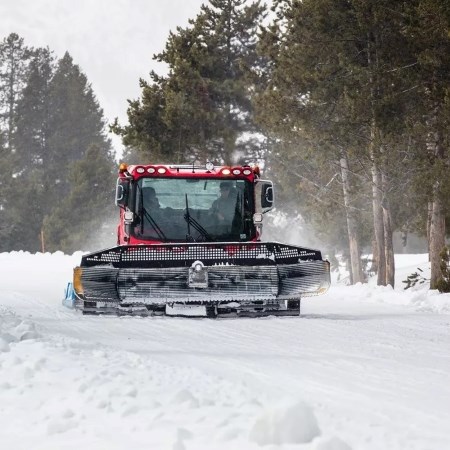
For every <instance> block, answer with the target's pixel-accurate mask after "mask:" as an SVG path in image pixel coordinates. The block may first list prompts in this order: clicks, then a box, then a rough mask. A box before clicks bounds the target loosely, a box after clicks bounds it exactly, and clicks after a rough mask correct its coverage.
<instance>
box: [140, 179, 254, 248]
mask: <svg viewBox="0 0 450 450" xmlns="http://www.w3.org/2000/svg"><path fill="white" fill-rule="evenodd" d="M134 212H135V216H136V221H135V224H134V227H133V234H134V236H135V237H137V238H139V239H148V240H158V241H182V242H185V241H195V242H210V241H248V240H251V239H252V238H253V237H254V233H255V231H254V226H253V195H252V183H250V182H249V181H246V180H223V179H219V180H218V179H200V178H156V179H155V178H141V179H140V180H139V181H138V182H137V183H136V190H135V199H134Z"/></svg>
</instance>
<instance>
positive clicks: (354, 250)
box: [340, 151, 364, 284]
mask: <svg viewBox="0 0 450 450" xmlns="http://www.w3.org/2000/svg"><path fill="white" fill-rule="evenodd" d="M340 165H341V176H342V189H343V193H344V205H345V215H346V218H347V232H348V245H349V251H350V266H351V280H352V284H354V283H363V282H364V274H363V270H362V265H361V256H360V251H359V242H358V234H357V223H356V220H355V217H354V214H353V212H352V210H351V201H350V182H349V179H348V159H347V155H346V154H345V152H344V151H343V152H342V157H341V161H340Z"/></svg>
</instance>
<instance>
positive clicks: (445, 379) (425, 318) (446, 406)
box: [0, 252, 450, 450]
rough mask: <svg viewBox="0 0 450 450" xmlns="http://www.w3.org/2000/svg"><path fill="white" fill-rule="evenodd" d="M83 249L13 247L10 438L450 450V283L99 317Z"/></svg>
mask: <svg viewBox="0 0 450 450" xmlns="http://www.w3.org/2000/svg"><path fill="white" fill-rule="evenodd" d="M80 258H81V254H75V255H73V256H66V255H63V254H61V253H56V254H36V255H30V254H28V253H23V252H17V253H3V254H0V274H1V275H0V277H1V283H0V448H1V449H8V450H21V449H23V450H30V449H32V450H38V449H42V450H52V449H54V450H61V449H77V450H79V449H83V450H91V449H96V450H97V449H107V450H110V449H111V450H114V449H120V450H121V449H152V450H153V449H170V450H183V449H185V450H191V449H224V450H225V449H227V450H228V449H239V450H240V449H261V448H264V449H268V450H275V449H277V450H279V449H284V450H291V449H308V450H348V449H353V450H359V449H373V450H379V449H383V450H384V449H389V450H394V449H398V450H405V449H408V450H419V449H420V450H445V449H450V431H449V430H450V295H449V294H446V295H439V294H438V293H437V292H433V291H428V289H427V286H426V283H425V284H424V285H421V286H417V287H415V288H412V289H409V290H407V291H404V290H403V286H404V285H402V283H401V281H402V280H404V279H406V276H407V275H409V274H411V273H412V272H414V271H416V269H417V267H420V268H422V269H424V275H425V277H426V276H427V273H429V272H428V269H427V266H428V264H427V258H426V255H399V256H398V257H397V258H396V263H397V267H398V270H397V280H398V282H397V286H396V289H395V290H392V289H391V288H390V287H387V288H383V287H377V286H375V284H374V283H373V281H372V280H371V282H370V283H369V284H367V285H357V286H353V287H348V286H344V285H342V284H339V283H335V284H334V285H333V286H332V288H331V290H330V291H329V293H328V294H326V295H325V296H322V297H318V298H312V299H307V300H304V301H303V303H302V313H303V317H302V318H272V317H270V318H263V319H238V320H233V319H223V320H210V319H182V318H168V317H156V318H135V317H121V318H115V317H90V316H81V315H80V314H79V313H77V312H75V311H72V310H68V309H65V308H64V307H63V306H62V305H61V298H62V296H63V289H64V287H65V284H66V282H67V281H68V280H69V279H70V278H71V272H72V267H73V266H75V265H76V264H77V263H78V262H79V261H80Z"/></svg>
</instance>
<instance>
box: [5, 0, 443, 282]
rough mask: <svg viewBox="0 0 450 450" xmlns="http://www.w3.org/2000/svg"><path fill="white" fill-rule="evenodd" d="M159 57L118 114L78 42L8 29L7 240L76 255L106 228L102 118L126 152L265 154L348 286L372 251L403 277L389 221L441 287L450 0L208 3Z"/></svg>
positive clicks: (10, 245)
mask: <svg viewBox="0 0 450 450" xmlns="http://www.w3.org/2000/svg"><path fill="white" fill-rule="evenodd" d="M97 56H98V57H101V56H99V55H97ZM154 59H155V60H156V61H157V62H160V63H161V65H165V67H167V68H168V70H167V73H166V74H165V75H160V74H158V73H156V72H154V71H152V72H151V73H150V76H149V77H148V78H141V79H140V80H137V81H136V82H139V85H140V88H141V94H140V97H139V98H138V99H129V100H128V102H129V107H128V111H127V115H128V122H127V123H120V122H119V121H118V120H117V119H116V120H115V121H114V122H113V123H111V124H109V127H108V126H107V125H108V124H106V123H105V120H104V117H103V113H102V110H101V108H100V105H99V104H98V102H97V101H96V98H95V94H94V93H93V92H92V89H91V87H90V85H89V83H88V80H87V78H86V76H85V75H84V74H83V72H82V70H81V69H80V68H79V67H78V66H77V65H76V64H75V63H74V62H73V60H72V58H71V57H70V55H69V54H68V53H66V55H64V57H63V58H62V59H61V60H55V58H54V57H53V55H52V52H51V51H50V50H49V49H43V48H39V49H35V48H31V47H27V46H26V45H25V43H24V42H23V39H21V38H20V37H19V36H17V35H14V34H12V35H10V36H8V37H6V38H5V39H4V40H3V41H2V42H1V44H0V151H1V162H2V164H1V165H0V171H1V173H0V251H10V250H17V249H23V250H29V251H40V250H41V248H42V245H43V242H45V245H46V250H47V251H55V250H62V251H66V252H71V251H74V250H79V249H82V248H80V245H81V242H83V245H85V244H84V242H85V239H84V238H85V237H86V236H88V235H92V230H93V229H96V230H100V229H101V228H102V227H106V228H108V226H109V225H105V218H106V217H114V211H113V207H112V205H113V195H112V191H113V188H114V171H115V168H114V166H115V162H114V155H113V152H112V148H111V143H110V142H109V140H108V137H107V131H108V129H109V131H112V132H113V133H115V134H117V135H119V136H121V138H122V141H123V144H124V146H125V153H124V155H123V158H124V161H125V162H128V163H137V162H146V163H150V162H170V163H185V162H194V161H197V162H205V161H206V160H211V161H213V162H214V163H217V164H226V165H233V164H259V165H260V166H261V167H262V169H263V176H264V178H269V179H272V180H273V181H274V182H275V187H276V192H277V212H280V213H286V214H288V215H290V216H291V217H294V216H296V215H301V217H302V220H303V221H304V222H305V223H306V224H308V225H309V226H311V227H312V228H314V229H315V230H316V233H317V237H318V239H319V241H320V242H321V244H320V245H321V247H322V250H326V251H325V253H326V254H327V256H328V257H329V258H330V259H331V260H332V259H333V256H334V254H337V253H339V254H343V255H345V256H346V258H347V259H348V264H349V270H350V274H351V282H353V283H356V282H364V281H365V279H366V277H367V267H365V265H364V264H363V261H362V258H361V255H362V254H364V253H371V254H373V259H372V262H371V264H372V266H371V268H370V270H371V271H373V272H376V273H377V279H378V284H379V285H388V284H390V285H393V284H394V274H395V264H394V245H393V236H394V233H396V232H397V233H401V234H402V236H403V239H404V242H405V243H406V242H407V240H408V236H409V235H410V234H411V233H414V234H418V235H421V236H423V237H424V238H425V239H426V242H427V243H428V252H429V255H430V262H431V287H432V288H437V289H440V290H446V289H447V288H448V286H449V283H450V280H449V270H448V269H447V268H448V259H449V250H448V247H446V242H448V236H447V233H446V224H447V225H448V224H449V219H450V170H449V166H450V138H449V121H450V0H408V1H404V0H403V1H400V0H389V1H388V0H377V1H374V0H302V1H299V0H273V1H271V2H263V1H252V0H209V2H205V4H204V5H203V6H202V7H201V9H200V11H199V13H198V14H197V15H196V16H195V17H194V18H192V19H191V20H190V21H189V25H188V26H186V27H184V28H182V27H178V28H177V29H176V30H174V31H172V32H171V33H170V34H169V36H168V39H167V41H166V44H165V47H164V48H163V49H161V52H160V53H159V54H156V55H154ZM114 222H115V219H114V218H113V219H111V223H113V224H114ZM111 229H112V228H111ZM298 244H300V245H301V244H302V243H301V242H299V243H298ZM96 248H98V246H95V247H94V249H96Z"/></svg>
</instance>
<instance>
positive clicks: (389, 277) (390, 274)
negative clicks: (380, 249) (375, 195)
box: [383, 199, 395, 287]
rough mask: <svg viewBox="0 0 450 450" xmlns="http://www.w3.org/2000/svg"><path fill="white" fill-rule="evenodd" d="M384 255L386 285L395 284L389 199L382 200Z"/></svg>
mask: <svg viewBox="0 0 450 450" xmlns="http://www.w3.org/2000/svg"><path fill="white" fill-rule="evenodd" d="M383 228H384V255H385V259H386V279H385V281H386V283H385V284H386V285H388V284H390V285H391V286H392V287H394V284H395V258H394V243H393V240H392V219H391V209H390V207H389V201H388V200H387V199H385V200H384V201H383Z"/></svg>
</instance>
